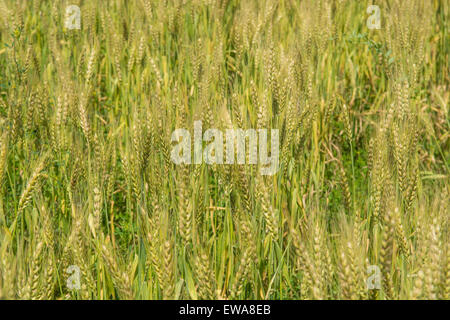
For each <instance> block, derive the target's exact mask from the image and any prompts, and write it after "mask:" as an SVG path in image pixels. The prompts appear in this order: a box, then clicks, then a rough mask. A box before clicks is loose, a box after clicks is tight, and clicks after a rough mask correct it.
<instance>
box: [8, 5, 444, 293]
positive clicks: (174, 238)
mask: <svg viewBox="0 0 450 320" xmlns="http://www.w3.org/2000/svg"><path fill="white" fill-rule="evenodd" d="M370 4H375V5H378V6H379V8H380V18H381V28H380V29H369V28H368V26H367V24H366V21H367V19H368V18H369V16H370V14H368V13H367V12H366V9H367V7H368V5H370ZM69 5H76V6H78V7H79V8H80V9H81V11H80V12H81V29H76V28H75V29H73V28H68V27H67V24H66V19H67V18H70V15H71V14H72V13H69V16H67V14H66V8H67V7H68V6H69ZM447 18H448V1H445V0H442V1H438V0H426V1H422V0H408V1H406V0H402V1H401V0H385V1H382V0H379V1H373V3H372V1H370V2H368V1H356V0H317V1H315V0H192V1H189V0H136V1H126V0H103V1H100V0H98V1H94V0H90V1H80V0H78V1H76V0H73V1H64V0H62V1H44V0H28V1H15V0H0V298H4V299H17V298H20V299H449V288H450V283H449V281H450V274H449V272H450V270H449V268H450V257H449V254H448V247H449V231H448V221H449V214H450V209H449V203H450V184H449V165H450V141H449V139H450V135H449V127H450V120H449V110H448V104H447V103H448V98H449V66H448V58H449V56H448V55H449V52H448V51H449V35H448V21H447ZM199 120H201V121H202V123H203V130H207V129H209V128H217V129H219V130H222V131H224V130H226V129H230V128H241V129H248V128H268V129H269V130H270V129H278V130H279V132H280V141H279V142H280V156H279V170H278V172H277V173H276V174H274V175H266V176H265V175H261V174H260V172H259V166H260V165H261V164H256V165H255V164H248V163H247V164H233V165H227V164H223V165H221V164H206V163H202V164H180V165H176V164H174V163H173V161H172V160H171V150H172V147H173V146H174V142H172V141H171V140H172V139H171V138H172V132H173V131H174V130H175V129H177V128H186V129H187V130H189V131H190V132H193V128H194V122H195V121H199ZM78 271H79V272H78ZM378 271H379V272H378ZM78 275H79V280H80V281H79V285H80V287H79V288H78V289H77V288H74V287H73V286H72V285H71V284H76V281H75V280H76V279H75V278H74V277H76V276H78ZM378 275H379V277H380V286H379V287H378V286H377V283H376V281H375V282H372V280H373V279H375V278H373V277H372V276H375V277H376V276H378ZM68 280H69V283H68ZM72 280H74V282H73V283H72V282H71V281H72ZM368 283H369V287H370V285H374V286H375V288H373V289H370V288H368V287H367V284H368Z"/></svg>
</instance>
